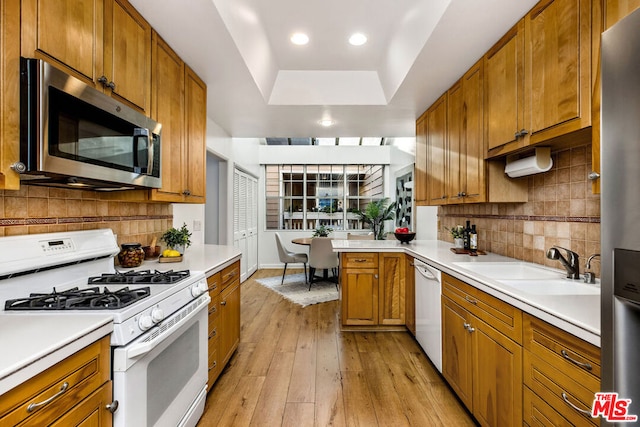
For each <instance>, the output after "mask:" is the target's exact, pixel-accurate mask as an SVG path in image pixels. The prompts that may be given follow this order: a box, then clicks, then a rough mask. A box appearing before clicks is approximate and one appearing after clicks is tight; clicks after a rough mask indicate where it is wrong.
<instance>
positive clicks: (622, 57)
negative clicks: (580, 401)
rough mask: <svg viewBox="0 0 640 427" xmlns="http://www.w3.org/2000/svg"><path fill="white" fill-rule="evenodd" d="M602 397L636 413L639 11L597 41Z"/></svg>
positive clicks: (639, 402) (639, 354)
mask: <svg viewBox="0 0 640 427" xmlns="http://www.w3.org/2000/svg"><path fill="white" fill-rule="evenodd" d="M601 108H602V110H601V119H602V140H601V160H602V170H601V172H602V173H601V175H602V177H601V180H602V182H601V188H602V193H601V213H602V216H601V226H602V227H601V236H602V237H601V249H602V332H601V343H602V391H608V392H617V393H618V394H619V396H620V397H621V398H627V399H632V402H631V404H630V406H629V413H630V414H640V10H637V11H636V12H634V13H633V14H631V15H629V16H627V17H626V18H624V19H623V20H621V21H620V22H618V23H617V24H615V25H614V26H613V27H612V28H611V29H609V30H607V31H605V32H604V33H603V35H602V104H601Z"/></svg>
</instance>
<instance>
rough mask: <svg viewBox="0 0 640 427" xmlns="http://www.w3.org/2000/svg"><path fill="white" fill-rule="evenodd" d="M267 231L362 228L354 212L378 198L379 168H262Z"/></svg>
mask: <svg viewBox="0 0 640 427" xmlns="http://www.w3.org/2000/svg"><path fill="white" fill-rule="evenodd" d="M265 177H266V180H265V182H266V184H265V185H266V216H267V221H266V224H267V229H268V230H313V229H315V228H316V227H318V226H320V225H325V226H328V227H331V228H333V229H334V230H361V229H363V228H367V226H365V225H363V224H362V221H360V216H359V215H358V212H360V211H362V210H364V208H365V207H366V206H367V204H368V203H369V202H371V201H372V200H379V199H381V198H383V197H384V166H381V165H266V166H265Z"/></svg>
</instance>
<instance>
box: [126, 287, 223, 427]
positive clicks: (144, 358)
mask: <svg viewBox="0 0 640 427" xmlns="http://www.w3.org/2000/svg"><path fill="white" fill-rule="evenodd" d="M209 301H211V299H210V298H209V295H208V294H205V295H202V296H200V297H199V298H198V299H197V300H194V301H193V302H191V303H190V304H188V305H186V306H185V307H183V308H182V309H181V310H180V311H179V312H176V313H174V314H173V315H172V316H170V317H169V318H167V319H165V320H164V321H162V322H161V323H160V324H158V325H157V326H155V327H154V328H153V329H151V330H149V331H148V332H147V333H146V334H144V335H142V336H141V337H139V338H138V339H137V340H135V341H133V342H131V343H129V344H127V345H126V346H124V347H116V348H114V349H113V395H114V399H115V400H117V401H118V404H119V406H118V409H117V410H116V411H115V413H114V417H113V425H114V427H131V426H140V427H142V426H147V427H151V426H171V427H175V426H178V425H195V423H196V422H197V421H198V419H199V418H200V416H201V415H202V409H203V408H204V397H205V396H206V392H203V390H206V385H207V384H206V383H207V336H208V334H207V332H208V331H207V328H208V323H207V312H208V311H207V306H208V304H209Z"/></svg>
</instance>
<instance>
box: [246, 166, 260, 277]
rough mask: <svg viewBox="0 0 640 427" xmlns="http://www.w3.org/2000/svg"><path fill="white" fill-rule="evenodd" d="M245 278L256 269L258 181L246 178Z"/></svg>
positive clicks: (250, 177)
mask: <svg viewBox="0 0 640 427" xmlns="http://www.w3.org/2000/svg"><path fill="white" fill-rule="evenodd" d="M247 207H248V208H247V231H248V233H247V250H248V253H247V276H250V275H252V274H253V273H254V272H255V271H256V270H257V269H258V180H257V179H256V178H254V177H252V176H249V177H247Z"/></svg>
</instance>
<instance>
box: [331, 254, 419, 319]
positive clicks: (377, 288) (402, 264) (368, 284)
mask: <svg viewBox="0 0 640 427" xmlns="http://www.w3.org/2000/svg"><path fill="white" fill-rule="evenodd" d="M340 265H341V266H342V267H341V271H340V284H341V288H342V290H341V293H342V294H341V297H342V314H341V316H342V324H343V325H345V326H404V325H405V323H406V317H405V312H406V304H407V302H406V293H405V292H406V277H407V271H408V268H407V256H406V255H405V254H404V253H400V252H387V253H384V252H381V253H373V252H362V253H358V252H351V253H343V254H342V256H341V263H340ZM410 273H411V274H413V269H412V270H411V271H410Z"/></svg>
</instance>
